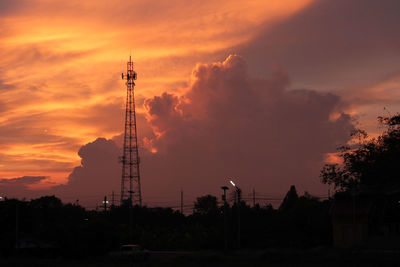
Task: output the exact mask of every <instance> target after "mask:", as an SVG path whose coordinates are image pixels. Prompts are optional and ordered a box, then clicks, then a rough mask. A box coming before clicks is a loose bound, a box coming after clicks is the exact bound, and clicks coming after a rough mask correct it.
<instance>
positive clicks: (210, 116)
mask: <svg viewBox="0 0 400 267" xmlns="http://www.w3.org/2000/svg"><path fill="white" fill-rule="evenodd" d="M289 84H290V79H289V77H288V75H287V73H286V72H285V71H284V70H283V69H282V68H279V67H278V68H277V69H276V70H275V71H274V72H273V73H272V74H271V75H270V76H269V77H266V78H263V79H255V78H252V77H251V76H250V75H249V74H248V72H247V65H246V62H245V61H244V59H243V58H241V57H240V56H235V55H234V56H230V57H229V58H227V59H226V60H225V61H224V62H222V63H213V64H202V65H198V66H197V67H196V68H195V70H194V71H193V81H192V83H191V86H190V87H189V88H188V90H187V93H186V94H185V95H183V96H180V97H178V96H176V95H174V94H170V93H167V92H165V93H163V94H162V95H161V96H155V97H153V98H151V99H147V100H146V101H145V107H146V109H147V112H148V118H147V120H148V124H149V125H150V126H151V127H152V128H153V130H154V134H150V135H139V139H140V140H144V143H142V142H141V144H142V145H141V150H140V154H141V163H142V164H141V169H142V186H143V193H144V199H146V196H147V197H149V196H155V195H158V196H165V195H171V193H173V192H175V191H176V190H178V189H177V188H181V187H182V188H184V189H185V192H186V193H187V194H191V195H202V194H206V193H213V194H218V192H219V191H218V190H219V187H220V186H221V185H224V184H226V182H227V179H228V178H229V177H230V178H235V180H236V181H237V182H238V184H240V186H241V187H242V188H243V189H245V190H246V189H250V188H252V187H257V189H258V190H260V191H264V192H273V193H277V194H284V192H285V191H286V190H287V188H289V186H290V185H291V184H296V185H298V187H299V188H300V190H302V189H303V190H310V191H314V192H315V191H317V192H319V193H321V192H320V190H321V188H322V186H321V185H320V182H319V178H318V173H319V169H320V167H321V164H322V161H323V156H324V153H329V152H335V151H336V146H337V145H339V144H344V143H346V141H347V140H348V137H349V133H350V131H351V130H352V129H353V125H352V121H351V118H350V117H349V116H348V115H346V114H344V113H341V110H340V105H341V100H340V98H339V97H338V96H336V95H334V94H329V93H318V92H316V91H313V90H306V89H302V90H291V91H288V90H287V87H288V86H289ZM334 113H335V114H337V116H336V117H337V119H335V120H332V119H331V118H330V116H331V115H332V114H334ZM119 139H120V137H116V138H115V140H119ZM144 147H145V148H146V149H144ZM154 149H156V150H157V151H158V152H157V153H150V151H151V150H153V152H154ZM79 155H80V157H81V158H82V165H81V166H79V167H76V168H75V169H74V171H73V172H72V173H71V174H70V176H69V182H68V183H67V184H66V185H64V186H59V187H57V188H55V190H56V191H58V190H61V191H58V192H60V195H62V194H67V193H68V194H71V193H73V194H75V195H76V196H77V198H79V196H85V195H88V194H98V195H99V196H101V195H105V194H110V192H111V191H112V190H114V191H117V190H118V189H119V186H120V173H121V166H120V164H119V163H118V156H120V155H121V148H120V147H118V146H117V145H116V144H115V142H114V141H111V140H106V139H103V138H99V139H97V140H96V141H94V142H92V143H89V144H87V145H85V146H83V147H82V148H81V149H80V151H79ZM145 202H146V201H145Z"/></svg>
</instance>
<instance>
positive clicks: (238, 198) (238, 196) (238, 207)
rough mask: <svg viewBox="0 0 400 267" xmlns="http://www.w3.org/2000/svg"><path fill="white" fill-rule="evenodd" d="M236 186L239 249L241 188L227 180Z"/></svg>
mask: <svg viewBox="0 0 400 267" xmlns="http://www.w3.org/2000/svg"><path fill="white" fill-rule="evenodd" d="M229 182H230V183H231V184H232V185H233V186H234V187H235V188H236V200H237V202H236V204H237V246H238V248H239V249H240V196H241V192H242V190H241V189H240V188H239V187H237V186H236V184H235V183H234V182H233V181H232V180H230V181H229Z"/></svg>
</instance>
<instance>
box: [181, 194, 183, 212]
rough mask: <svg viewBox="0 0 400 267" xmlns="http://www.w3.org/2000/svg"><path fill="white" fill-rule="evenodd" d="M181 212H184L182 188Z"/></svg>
mask: <svg viewBox="0 0 400 267" xmlns="http://www.w3.org/2000/svg"><path fill="white" fill-rule="evenodd" d="M181 213H182V214H183V190H182V189H181Z"/></svg>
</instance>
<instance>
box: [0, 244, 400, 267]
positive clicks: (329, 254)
mask: <svg viewBox="0 0 400 267" xmlns="http://www.w3.org/2000/svg"><path fill="white" fill-rule="evenodd" d="M399 265H400V251H388V250H386V251H383V250H382V251H379V250H353V251H352V250H337V249H332V248H322V247H321V248H314V249H308V250H299V249H293V250H290V249H269V250H254V251H251V250H241V251H234V252H233V251H231V252H228V253H224V252H221V251H213V250H207V251H193V252H180V251H176V252H165V253H160V252H157V253H152V254H151V256H150V258H149V259H148V260H147V261H142V262H134V263H131V262H129V260H128V259H121V258H111V257H107V256H104V257H98V258H91V259H81V260H78V259H76V260H73V259H61V258H53V259H45V258H42V259H37V258H29V257H20V258H17V257H13V258H8V259H4V258H3V259H0V266H2V267H3V266H6V267H7V266H30V267H34V266H43V267H45V266H46V267H47V266H49V267H50V266H61V267H62V266H78V267H79V266H100V267H102V266H144V267H146V266H190V267H196V266H207V267H213V266H399Z"/></svg>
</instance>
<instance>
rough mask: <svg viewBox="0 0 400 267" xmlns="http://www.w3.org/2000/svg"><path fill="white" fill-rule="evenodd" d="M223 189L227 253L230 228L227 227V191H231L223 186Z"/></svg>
mask: <svg viewBox="0 0 400 267" xmlns="http://www.w3.org/2000/svg"><path fill="white" fill-rule="evenodd" d="M221 189H222V190H224V194H223V195H222V200H223V201H224V242H225V251H228V227H227V219H226V209H227V206H228V205H227V203H226V190H229V188H228V187H227V186H221Z"/></svg>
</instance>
